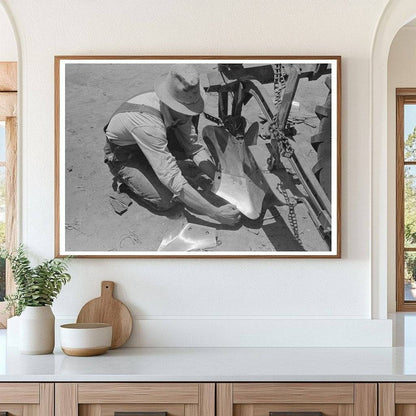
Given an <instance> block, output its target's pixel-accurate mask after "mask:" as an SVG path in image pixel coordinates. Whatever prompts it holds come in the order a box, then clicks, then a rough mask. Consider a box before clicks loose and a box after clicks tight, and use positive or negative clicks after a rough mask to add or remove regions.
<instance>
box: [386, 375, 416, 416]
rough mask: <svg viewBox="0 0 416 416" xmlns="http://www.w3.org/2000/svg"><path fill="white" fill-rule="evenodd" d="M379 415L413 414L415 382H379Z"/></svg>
mask: <svg viewBox="0 0 416 416" xmlns="http://www.w3.org/2000/svg"><path fill="white" fill-rule="evenodd" d="M379 409H380V411H379V413H380V416H395V415H398V416H415V415H416V383H380V384H379Z"/></svg>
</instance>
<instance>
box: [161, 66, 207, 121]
mask: <svg viewBox="0 0 416 416" xmlns="http://www.w3.org/2000/svg"><path fill="white" fill-rule="evenodd" d="M155 91H156V94H157V96H158V97H159V99H160V101H162V102H163V103H165V104H166V105H167V106H168V107H170V108H172V109H173V110H175V111H177V112H178V113H181V114H186V115H191V116H193V115H196V114H200V113H202V111H204V97H205V92H204V90H203V88H202V87H201V86H200V83H199V74H198V71H197V70H196V69H195V67H194V66H193V65H187V64H186V65H185V64H182V65H174V66H173V67H172V68H171V69H170V71H169V73H168V74H164V75H162V76H161V77H159V78H158V79H157V80H156V82H155Z"/></svg>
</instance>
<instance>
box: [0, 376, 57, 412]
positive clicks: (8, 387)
mask: <svg viewBox="0 0 416 416" xmlns="http://www.w3.org/2000/svg"><path fill="white" fill-rule="evenodd" d="M1 412H7V414H8V416H53V415H54V385H53V384H51V383H40V384H39V383H0V413H1Z"/></svg>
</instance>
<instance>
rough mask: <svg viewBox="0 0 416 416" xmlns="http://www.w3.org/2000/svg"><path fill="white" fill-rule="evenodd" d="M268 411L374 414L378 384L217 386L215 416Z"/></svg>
mask: <svg viewBox="0 0 416 416" xmlns="http://www.w3.org/2000/svg"><path fill="white" fill-rule="evenodd" d="M271 412H285V413H293V416H296V413H305V412H306V413H308V412H321V413H322V414H323V415H324V416H377V385H376V384H375V383H360V384H354V383H235V384H232V383H221V384H218V385H217V416H269V415H270V413H271ZM287 416H289V415H287ZM413 416H416V415H413Z"/></svg>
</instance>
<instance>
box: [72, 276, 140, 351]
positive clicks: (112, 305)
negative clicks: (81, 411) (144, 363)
mask: <svg viewBox="0 0 416 416" xmlns="http://www.w3.org/2000/svg"><path fill="white" fill-rule="evenodd" d="M113 291H114V282H110V281H104V282H101V296H100V297H99V298H95V299H93V300H90V301H89V302H88V303H86V304H85V305H84V306H83V307H82V309H81V311H80V312H79V314H78V318H77V323H107V324H111V325H112V326H113V339H112V341H111V349H114V348H119V347H121V346H122V345H123V344H125V343H126V341H127V340H128V339H129V337H130V335H131V331H132V329H133V319H132V317H131V314H130V311H129V310H128V309H127V307H126V305H124V303H122V302H120V301H119V300H117V299H115V298H114V297H113Z"/></svg>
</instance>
